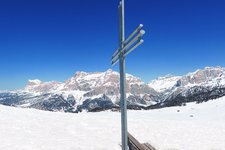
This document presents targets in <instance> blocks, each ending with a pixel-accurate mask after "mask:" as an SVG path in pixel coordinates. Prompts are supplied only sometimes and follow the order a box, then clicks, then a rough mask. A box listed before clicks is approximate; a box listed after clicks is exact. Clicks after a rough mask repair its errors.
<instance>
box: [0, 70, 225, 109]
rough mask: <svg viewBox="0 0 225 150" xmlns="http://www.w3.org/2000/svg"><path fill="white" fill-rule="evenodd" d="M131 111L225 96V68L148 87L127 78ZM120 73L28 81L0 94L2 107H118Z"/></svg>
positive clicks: (166, 79) (170, 78)
mask: <svg viewBox="0 0 225 150" xmlns="http://www.w3.org/2000/svg"><path fill="white" fill-rule="evenodd" d="M126 79H127V82H126V87H127V88H126V91H127V100H128V108H131V109H141V108H142V109H150V108H160V107H167V106H176V105H184V104H185V103H186V102H193V101H196V102H202V101H208V100H210V99H215V98H218V97H222V96H224V95H225V68H222V67H206V68H204V69H200V70H197V71H195V72H193V73H188V74H186V75H184V76H172V75H167V76H165V77H159V78H158V79H155V80H153V81H151V82H149V83H148V84H146V83H144V82H143V81H142V80H141V79H139V78H137V77H135V76H132V75H130V74H127V75H126ZM119 97H120V95H119V73H118V72H115V71H113V70H107V71H106V72H93V73H87V72H76V74H75V75H74V76H73V77H71V78H70V79H68V80H66V81H65V82H56V81H51V82H42V81H40V80H37V79H35V80H29V81H28V83H27V85H26V87H25V88H24V89H21V90H17V91H11V92H0V103H1V104H5V105H10V106H18V107H30V108H37V109H42V110H50V111H65V112H77V111H81V110H88V111H98V110H105V109H114V108H115V109H116V108H118V107H119Z"/></svg>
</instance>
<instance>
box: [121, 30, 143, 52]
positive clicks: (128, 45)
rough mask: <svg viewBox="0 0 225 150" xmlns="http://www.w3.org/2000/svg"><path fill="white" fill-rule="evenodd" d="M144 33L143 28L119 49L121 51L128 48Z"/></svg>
mask: <svg viewBox="0 0 225 150" xmlns="http://www.w3.org/2000/svg"><path fill="white" fill-rule="evenodd" d="M144 34H145V31H144V30H141V31H140V32H139V34H138V35H136V36H135V37H134V38H133V39H132V40H131V41H130V42H129V43H127V44H126V45H125V47H124V48H123V49H122V50H121V52H123V51H125V50H126V49H128V48H129V47H130V46H132V45H133V44H134V43H135V42H136V41H137V40H138V39H140V38H141V37H142V36H143V35H144Z"/></svg>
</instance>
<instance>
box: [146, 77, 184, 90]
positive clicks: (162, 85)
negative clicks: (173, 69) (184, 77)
mask: <svg viewBox="0 0 225 150" xmlns="http://www.w3.org/2000/svg"><path fill="white" fill-rule="evenodd" d="M180 78H181V76H172V75H166V76H165V77H159V78H157V79H156V80H152V81H151V82H149V84H148V85H149V86H150V87H152V88H153V89H154V90H156V91H157V92H164V91H165V90H168V89H171V88H172V87H173V86H175V85H176V83H177V81H178V80H179V79H180Z"/></svg>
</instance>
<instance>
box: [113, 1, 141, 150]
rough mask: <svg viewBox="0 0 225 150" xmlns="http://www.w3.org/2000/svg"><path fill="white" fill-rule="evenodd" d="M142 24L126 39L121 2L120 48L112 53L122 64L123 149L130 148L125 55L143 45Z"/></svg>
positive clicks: (121, 2)
mask: <svg viewBox="0 0 225 150" xmlns="http://www.w3.org/2000/svg"><path fill="white" fill-rule="evenodd" d="M142 27H143V25H142V24H140V25H139V26H138V27H137V28H136V29H135V30H134V31H133V32H132V33H131V34H130V36H129V37H128V38H127V39H125V21H124V0H121V1H120V4H119V48H118V49H117V50H116V51H115V52H114V53H113V55H112V60H111V61H112V66H114V65H115V64H117V63H118V62H119V64H120V65H119V66H120V110H121V138H122V150H128V132H127V101H126V74H125V57H126V56H127V55H128V54H130V53H131V52H132V51H133V50H134V49H136V48H137V47H138V46H139V45H141V44H142V43H143V42H144V40H142V36H143V35H144V34H145V31H144V30H142Z"/></svg>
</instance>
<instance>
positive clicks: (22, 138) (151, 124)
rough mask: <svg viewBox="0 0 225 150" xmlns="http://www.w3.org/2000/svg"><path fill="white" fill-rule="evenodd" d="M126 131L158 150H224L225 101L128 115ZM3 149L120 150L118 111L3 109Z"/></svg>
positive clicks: (0, 134) (0, 116)
mask: <svg viewBox="0 0 225 150" xmlns="http://www.w3.org/2000/svg"><path fill="white" fill-rule="evenodd" d="M128 130H129V132H130V133H131V134H132V135H133V136H134V137H135V138H137V139H138V140H139V141H140V142H142V143H145V142H149V143H150V144H151V145H153V146H154V147H156V148H157V149H158V150H224V149H225V97H223V98H220V99H217V100H213V101H209V102H206V103H202V104H194V103H190V104H187V106H185V107H170V108H163V109H157V110H149V111H128ZM0 139H1V144H0V150H62V149H63V150H120V149H121V148H120V140H121V137H120V113H119V112H109V111H106V112H99V113H86V112H83V113H79V114H70V113H61V112H47V111H40V110H35V109H22V108H13V107H7V106H2V105H0Z"/></svg>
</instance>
